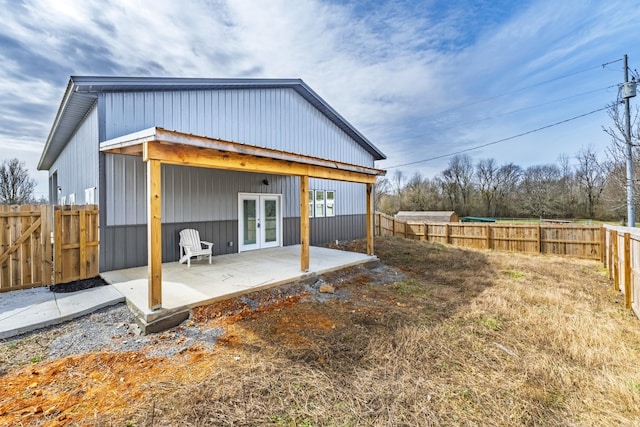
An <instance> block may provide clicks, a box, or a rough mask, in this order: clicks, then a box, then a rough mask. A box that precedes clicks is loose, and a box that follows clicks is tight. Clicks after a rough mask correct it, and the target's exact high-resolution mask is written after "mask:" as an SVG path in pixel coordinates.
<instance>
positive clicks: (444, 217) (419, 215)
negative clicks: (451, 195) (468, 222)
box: [394, 211, 458, 223]
mask: <svg viewBox="0 0 640 427" xmlns="http://www.w3.org/2000/svg"><path fill="white" fill-rule="evenodd" d="M394 218H395V219H396V220H398V221H404V222H426V223H431V222H458V215H457V214H456V213H455V212H453V211H400V212H398V213H397V214H395V216H394Z"/></svg>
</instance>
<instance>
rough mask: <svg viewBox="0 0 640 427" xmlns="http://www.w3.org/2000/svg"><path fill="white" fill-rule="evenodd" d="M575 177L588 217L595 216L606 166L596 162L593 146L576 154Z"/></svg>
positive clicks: (596, 157) (604, 181) (605, 178)
mask: <svg viewBox="0 0 640 427" xmlns="http://www.w3.org/2000/svg"><path fill="white" fill-rule="evenodd" d="M576 158H577V160H578V165H577V166H576V168H575V169H576V179H577V181H578V185H579V186H580V189H581V192H582V195H583V197H584V200H583V204H584V205H585V210H586V213H587V215H588V217H589V218H590V219H593V218H594V217H595V210H596V206H597V205H598V203H599V202H600V195H601V194H602V192H603V191H604V188H605V184H606V181H607V175H608V173H607V172H608V171H607V169H608V167H607V164H606V162H598V156H597V155H596V152H595V151H594V149H593V147H591V146H589V147H587V148H582V149H581V150H580V151H579V152H578V155H577V156H576Z"/></svg>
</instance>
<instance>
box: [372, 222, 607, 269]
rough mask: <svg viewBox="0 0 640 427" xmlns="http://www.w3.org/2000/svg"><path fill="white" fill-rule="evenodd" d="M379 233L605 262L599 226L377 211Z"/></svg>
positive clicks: (602, 236)
mask: <svg viewBox="0 0 640 427" xmlns="http://www.w3.org/2000/svg"><path fill="white" fill-rule="evenodd" d="M375 227H376V230H375V231H376V235H378V236H401V237H405V238H408V239H414V240H422V241H430V242H440V243H448V244H452V245H456V246H462V247H466V248H475V249H493V250H498V251H511V252H525V253H543V254H555V255H569V256H574V257H579V258H588V259H597V260H600V261H604V250H603V248H604V232H603V228H602V227H601V226H599V225H581V224H497V223H490V224H487V223H483V224H475V223H453V222H451V223H428V224H427V223H407V222H403V221H397V220H395V219H394V218H393V217H392V216H389V215H385V214H383V213H376V223H375Z"/></svg>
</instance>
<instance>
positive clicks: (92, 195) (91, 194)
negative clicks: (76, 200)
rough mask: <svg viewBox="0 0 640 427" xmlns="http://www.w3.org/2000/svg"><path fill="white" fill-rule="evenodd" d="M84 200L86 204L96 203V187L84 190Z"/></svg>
mask: <svg viewBox="0 0 640 427" xmlns="http://www.w3.org/2000/svg"><path fill="white" fill-rule="evenodd" d="M84 202H85V203H86V204H87V205H94V204H95V203H96V187H91V188H87V189H85V190H84Z"/></svg>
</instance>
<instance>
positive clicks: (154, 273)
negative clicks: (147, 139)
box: [145, 150, 162, 310]
mask: <svg viewBox="0 0 640 427" xmlns="http://www.w3.org/2000/svg"><path fill="white" fill-rule="evenodd" d="M145 151H146V150H145ZM161 178H162V176H161V164H160V162H159V161H158V160H148V161H147V195H148V197H149V199H148V200H147V256H148V260H147V270H148V281H149V285H148V286H149V309H150V310H155V309H158V308H160V307H162V203H161V202H162V200H161V194H162V193H161V191H162V181H161Z"/></svg>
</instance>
